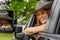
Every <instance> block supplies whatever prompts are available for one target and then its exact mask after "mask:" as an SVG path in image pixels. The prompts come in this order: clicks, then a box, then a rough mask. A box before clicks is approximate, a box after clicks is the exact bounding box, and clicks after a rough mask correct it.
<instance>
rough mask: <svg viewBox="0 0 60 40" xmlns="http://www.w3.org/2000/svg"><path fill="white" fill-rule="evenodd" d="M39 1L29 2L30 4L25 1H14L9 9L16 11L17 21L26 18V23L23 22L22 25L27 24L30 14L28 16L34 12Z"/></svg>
mask: <svg viewBox="0 0 60 40" xmlns="http://www.w3.org/2000/svg"><path fill="white" fill-rule="evenodd" d="M36 2H37V0H29V2H26V1H24V0H12V1H11V4H10V5H9V9H11V10H14V12H15V19H18V18H19V17H21V16H22V17H24V16H25V17H26V18H25V19H24V21H25V22H24V21H22V22H21V23H22V24H25V23H26V22H27V21H28V20H29V18H30V16H31V15H30V14H27V13H28V12H30V11H33V10H34V9H35V6H36Z"/></svg>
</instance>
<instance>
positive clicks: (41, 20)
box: [24, 8, 50, 40]
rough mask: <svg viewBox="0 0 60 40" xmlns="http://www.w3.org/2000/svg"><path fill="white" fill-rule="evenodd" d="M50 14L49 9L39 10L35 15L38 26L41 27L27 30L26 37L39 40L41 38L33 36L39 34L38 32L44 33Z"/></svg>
mask: <svg viewBox="0 0 60 40" xmlns="http://www.w3.org/2000/svg"><path fill="white" fill-rule="evenodd" d="M49 12H50V10H49V9H43V8H41V9H38V10H37V11H36V13H35V15H36V20H37V24H38V25H39V26H36V27H30V28H26V29H25V31H24V33H25V34H26V35H32V36H33V37H34V38H36V40H37V39H38V38H39V37H40V36H38V35H33V34H35V33H38V32H44V30H45V25H46V21H47V19H48V16H49Z"/></svg>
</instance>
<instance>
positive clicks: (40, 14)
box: [37, 10, 49, 24]
mask: <svg viewBox="0 0 60 40" xmlns="http://www.w3.org/2000/svg"><path fill="white" fill-rule="evenodd" d="M48 14H49V13H48V12H47V11H46V10H38V11H37V20H39V22H41V23H42V24H44V23H46V21H47V19H48Z"/></svg>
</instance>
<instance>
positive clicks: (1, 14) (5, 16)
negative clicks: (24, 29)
mask: <svg viewBox="0 0 60 40" xmlns="http://www.w3.org/2000/svg"><path fill="white" fill-rule="evenodd" d="M0 19H7V20H12V18H11V17H9V16H8V12H7V11H2V12H1V11H0Z"/></svg>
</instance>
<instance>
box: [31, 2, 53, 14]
mask: <svg viewBox="0 0 60 40" xmlns="http://www.w3.org/2000/svg"><path fill="white" fill-rule="evenodd" d="M51 5H52V1H38V2H37V4H36V9H35V10H34V11H32V12H30V13H32V14H34V13H35V12H36V11H37V10H39V9H41V8H43V9H50V8H51Z"/></svg>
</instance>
